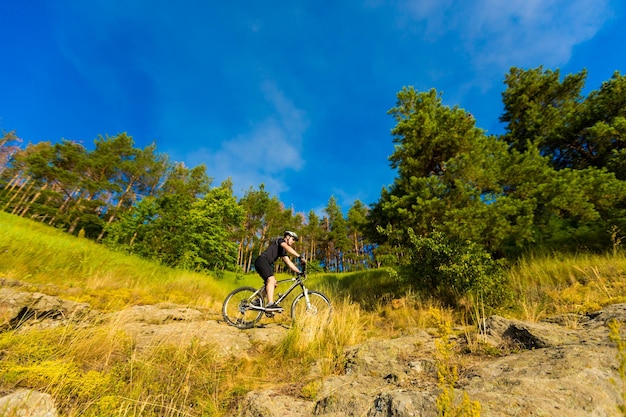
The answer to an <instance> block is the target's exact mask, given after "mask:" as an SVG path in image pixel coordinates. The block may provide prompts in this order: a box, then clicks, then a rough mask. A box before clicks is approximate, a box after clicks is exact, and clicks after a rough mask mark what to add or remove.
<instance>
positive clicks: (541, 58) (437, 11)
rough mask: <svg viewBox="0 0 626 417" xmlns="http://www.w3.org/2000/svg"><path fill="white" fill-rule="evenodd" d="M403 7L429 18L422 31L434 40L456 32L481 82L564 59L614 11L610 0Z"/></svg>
mask: <svg viewBox="0 0 626 417" xmlns="http://www.w3.org/2000/svg"><path fill="white" fill-rule="evenodd" d="M403 10H404V11H405V12H408V13H409V14H410V15H411V16H412V18H413V19H414V20H415V21H419V22H422V23H425V24H426V28H425V30H426V33H424V34H423V35H424V36H426V37H430V38H433V39H431V40H432V41H433V42H434V43H435V44H436V42H437V41H438V40H440V39H443V37H444V36H446V37H448V38H449V37H450V36H454V37H456V38H457V44H458V46H459V49H458V50H459V53H460V54H461V55H466V56H467V57H469V62H470V63H471V67H470V68H468V69H469V70H471V71H472V72H476V73H478V74H479V77H478V78H477V80H476V82H478V83H481V82H484V83H489V81H488V80H492V79H494V77H495V79H498V80H499V79H500V78H501V76H502V74H504V73H506V72H507V71H508V70H509V68H510V67H512V66H521V67H535V66H539V65H544V66H545V67H558V66H562V65H565V64H567V62H568V61H569V60H570V57H571V55H572V50H573V48H574V47H575V46H576V45H578V44H580V43H582V42H585V41H587V40H589V39H592V38H593V37H594V36H595V35H596V34H597V33H598V31H599V30H600V29H601V28H602V26H603V25H604V24H605V23H606V21H607V20H609V19H610V18H611V17H612V11H611V7H610V6H609V1H608V0H477V1H468V2H460V1H450V0H444V1H436V0H428V1H423V0H407V1H406V2H405V3H404V5H403ZM459 59H460V60H465V59H466V58H465V57H459ZM481 74H482V75H483V76H482V81H481V77H480V75H481ZM468 78H469V77H468Z"/></svg>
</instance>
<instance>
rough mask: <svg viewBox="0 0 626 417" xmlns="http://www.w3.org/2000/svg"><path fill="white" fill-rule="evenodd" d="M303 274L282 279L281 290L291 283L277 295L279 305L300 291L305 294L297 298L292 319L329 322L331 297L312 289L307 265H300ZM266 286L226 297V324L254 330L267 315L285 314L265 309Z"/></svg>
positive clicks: (239, 289) (244, 289) (237, 292)
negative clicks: (306, 282) (306, 283)
mask: <svg viewBox="0 0 626 417" xmlns="http://www.w3.org/2000/svg"><path fill="white" fill-rule="evenodd" d="M300 270H301V271H302V273H300V274H298V275H297V276H296V277H295V278H288V279H282V280H278V281H277V282H276V287H277V289H278V288H280V286H281V285H283V286H284V285H285V284H287V283H291V285H290V286H289V288H288V289H287V290H286V291H285V292H284V293H282V294H281V293H277V294H276V297H277V298H276V300H275V301H274V302H275V303H276V305H278V306H280V305H281V303H283V302H285V300H286V299H287V297H288V296H289V294H291V293H292V292H293V291H296V288H300V289H301V290H302V292H301V293H300V294H298V295H296V296H295V298H294V299H293V302H292V303H291V320H292V322H300V321H305V320H313V319H315V320H318V323H319V322H320V321H321V322H323V323H325V322H326V321H327V320H328V319H329V318H330V313H331V311H332V307H331V304H330V301H329V300H328V297H326V296H325V295H324V294H322V293H321V292H319V291H315V290H309V289H308V288H307V287H306V286H305V285H304V281H306V279H307V275H306V264H305V263H301V264H300ZM265 305H266V302H265V285H263V286H262V287H260V288H254V287H240V288H237V289H236V290H234V291H233V292H231V293H230V294H228V295H227V296H226V299H225V300H224V304H223V306H222V315H223V316H224V320H225V321H226V323H228V324H230V325H231V326H235V327H237V328H239V329H250V328H252V327H254V326H255V325H256V324H257V323H258V322H259V320H261V318H262V317H263V315H264V314H265V315H266V316H267V317H273V316H274V314H281V313H277V312H273V311H266V310H265Z"/></svg>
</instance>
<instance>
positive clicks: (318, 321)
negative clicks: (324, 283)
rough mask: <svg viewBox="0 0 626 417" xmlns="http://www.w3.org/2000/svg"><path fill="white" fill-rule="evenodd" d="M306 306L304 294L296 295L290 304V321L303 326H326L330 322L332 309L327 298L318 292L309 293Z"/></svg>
mask: <svg viewBox="0 0 626 417" xmlns="http://www.w3.org/2000/svg"><path fill="white" fill-rule="evenodd" d="M308 293H309V304H308V305H307V302H306V298H305V297H304V293H302V294H300V295H298V296H297V297H296V298H295V300H293V303H292V304H291V320H293V321H294V322H297V323H298V324H302V325H305V326H310V325H315V326H316V327H322V326H326V325H327V324H328V321H329V320H330V313H331V312H332V307H331V305H330V301H329V300H328V297H326V296H325V295H324V294H322V293H321V292H319V291H311V290H310V291H309V292H308Z"/></svg>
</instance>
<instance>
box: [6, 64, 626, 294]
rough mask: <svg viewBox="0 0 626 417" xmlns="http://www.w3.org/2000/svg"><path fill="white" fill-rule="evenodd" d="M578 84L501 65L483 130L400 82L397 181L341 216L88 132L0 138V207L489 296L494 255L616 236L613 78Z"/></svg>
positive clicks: (143, 237) (212, 255)
mask: <svg viewBox="0 0 626 417" xmlns="http://www.w3.org/2000/svg"><path fill="white" fill-rule="evenodd" d="M586 77H587V74H586V71H582V72H580V73H578V74H569V75H567V76H564V77H561V74H560V72H559V70H544V69H543V68H542V67H539V68H535V69H529V70H522V69H518V68H512V69H511V70H510V72H509V73H508V74H507V75H506V77H505V85H506V90H505V91H504V92H503V93H502V98H503V104H504V112H503V114H502V115H501V117H500V120H501V122H503V123H504V124H505V133H504V134H503V135H498V136H496V135H490V134H487V132H485V131H484V130H482V129H480V128H479V127H477V126H476V123H475V120H474V118H473V117H472V115H471V114H470V113H468V112H467V111H465V110H464V109H461V108H459V107H458V106H454V107H449V106H445V105H443V103H442V95H441V93H439V92H437V91H435V90H434V89H433V90H430V91H425V92H419V91H416V90H415V89H414V88H410V87H407V88H403V89H402V90H401V91H400V92H399V93H398V94H397V104H396V106H395V107H394V108H392V109H391V110H390V111H389V114H390V115H391V116H392V117H393V118H394V119H395V121H396V126H395V128H394V129H393V131H392V140H393V143H394V144H395V149H394V152H393V153H392V154H391V155H390V157H389V160H390V163H391V166H392V168H394V169H395V170H396V171H397V176H396V178H395V180H394V182H393V184H392V185H391V186H389V187H387V188H384V189H383V190H382V192H381V195H380V198H379V200H378V201H376V202H374V203H373V204H372V205H371V206H367V205H365V204H363V203H362V202H360V201H356V202H354V203H353V205H352V206H351V207H350V208H349V209H348V210H347V212H346V213H347V214H346V215H345V216H344V214H343V210H342V208H341V207H339V206H338V204H337V201H336V200H335V199H334V198H333V197H330V198H329V201H328V205H327V207H326V209H325V211H324V213H323V214H322V215H318V214H316V213H315V212H312V211H311V212H310V213H308V214H306V215H305V214H302V213H294V212H292V211H291V210H290V209H288V208H285V207H284V205H283V204H282V203H281V202H280V201H279V200H278V199H277V198H276V197H273V196H270V195H269V194H268V193H267V192H266V191H265V189H264V187H263V185H260V186H259V187H258V188H250V189H249V190H248V191H247V192H246V193H245V195H244V196H243V197H241V198H236V197H235V196H234V195H233V192H232V185H231V184H230V183H229V182H228V181H227V182H225V183H223V184H220V185H219V186H213V184H212V183H211V182H212V181H211V179H210V178H209V177H208V175H207V172H206V168H205V167H204V166H199V167H195V168H187V167H185V166H184V165H182V164H178V163H173V162H171V161H169V159H168V157H167V156H166V155H163V154H159V153H157V152H156V148H155V146H154V145H151V146H148V147H146V148H144V149H137V148H135V146H134V144H133V141H132V139H131V138H130V137H128V136H127V135H125V134H120V135H117V136H115V137H100V138H98V139H96V141H95V147H94V149H93V150H92V151H88V150H86V149H85V148H84V147H83V146H82V145H80V144H78V143H75V142H68V141H63V142H61V143H57V144H51V143H49V142H43V143H38V144H30V145H27V146H25V147H22V146H21V144H20V143H18V142H17V138H16V137H15V135H14V134H12V133H10V134H7V135H5V136H4V139H3V140H2V141H1V142H0V164H1V165H0V170H1V172H0V181H1V183H0V204H1V207H2V208H3V209H4V210H5V211H9V212H12V213H14V214H17V215H20V216H28V217H31V218H34V219H37V220H39V221H42V222H46V223H48V224H50V225H51V226H54V227H57V228H60V229H63V230H65V231H67V232H68V233H73V234H84V236H86V237H88V238H90V239H94V240H96V241H99V242H103V243H104V244H107V245H110V246H113V247H117V248H120V249H123V250H126V251H128V252H131V253H136V254H139V255H142V256H146V257H149V258H152V259H157V260H159V261H161V262H163V263H165V264H168V265H172V266H177V267H183V268H191V269H211V270H215V269H235V268H240V269H241V270H243V271H248V270H249V269H250V266H251V263H252V262H253V260H254V257H255V255H256V254H258V253H259V251H260V250H262V248H264V247H265V245H266V244H267V243H268V241H269V239H271V238H274V237H276V236H278V235H279V234H280V233H281V232H282V231H283V230H284V229H285V228H290V229H293V230H295V231H297V232H298V233H299V234H301V235H302V236H303V241H302V243H301V246H300V250H301V251H303V252H305V253H306V254H307V256H308V258H309V259H310V260H313V261H314V264H317V265H320V266H321V267H324V268H326V269H329V270H354V269H358V268H370V267H378V266H385V265H389V266H394V267H400V268H399V271H400V274H401V275H402V276H403V277H408V279H411V280H412V281H413V282H414V283H415V284H416V285H418V286H422V287H424V288H427V289H429V290H431V291H434V293H441V295H442V296H443V297H448V298H452V299H454V298H455V297H457V296H458V295H459V294H464V293H466V292H468V291H471V290H473V289H476V288H478V287H482V288H485V289H484V290H481V291H490V289H491V290H494V291H495V287H497V286H498V285H500V284H499V281H498V279H494V278H493V277H494V276H498V273H497V270H498V268H497V265H499V264H501V261H502V260H507V259H509V260H510V259H515V258H516V257H518V256H520V255H522V254H525V253H528V252H532V251H551V252H554V251H556V252H560V251H581V250H590V251H605V250H610V249H615V248H616V247H617V246H619V243H620V241H621V237H622V233H623V231H624V230H626V81H625V78H624V76H622V75H620V74H619V73H617V72H616V73H615V74H614V75H613V77H612V78H611V79H610V80H608V81H605V82H604V83H602V85H601V86H600V88H599V89H597V90H594V91H592V92H590V93H589V94H587V95H586V96H585V95H583V93H582V91H583V88H584V87H585V81H586ZM403 268H405V269H403ZM494 294H495V292H494ZM499 296H501V295H493V297H496V298H497V297H499Z"/></svg>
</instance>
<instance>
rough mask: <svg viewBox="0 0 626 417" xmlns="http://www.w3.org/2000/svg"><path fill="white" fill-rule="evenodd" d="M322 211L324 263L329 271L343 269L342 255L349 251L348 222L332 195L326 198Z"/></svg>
mask: <svg viewBox="0 0 626 417" xmlns="http://www.w3.org/2000/svg"><path fill="white" fill-rule="evenodd" d="M324 212H325V213H326V216H325V217H324V219H323V220H322V222H323V224H324V229H325V231H326V241H325V242H324V243H325V245H324V246H325V256H324V265H325V267H326V268H327V269H329V270H331V271H337V272H338V271H345V270H346V264H345V263H344V256H345V254H346V253H347V252H349V251H350V240H349V239H348V224H347V222H346V219H345V218H344V216H343V212H342V211H341V207H340V206H339V204H337V199H335V197H334V196H331V197H330V199H329V200H328V204H327V205H326V208H325V209H324Z"/></svg>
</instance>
